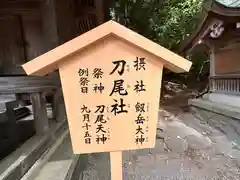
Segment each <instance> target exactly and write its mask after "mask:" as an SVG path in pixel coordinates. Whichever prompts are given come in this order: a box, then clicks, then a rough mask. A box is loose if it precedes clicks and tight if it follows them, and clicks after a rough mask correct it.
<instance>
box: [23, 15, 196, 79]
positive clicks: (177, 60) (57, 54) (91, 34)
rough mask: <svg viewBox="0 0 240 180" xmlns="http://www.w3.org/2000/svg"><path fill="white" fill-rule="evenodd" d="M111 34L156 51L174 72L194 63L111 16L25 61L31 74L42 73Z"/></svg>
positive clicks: (185, 69)
mask: <svg viewBox="0 0 240 180" xmlns="http://www.w3.org/2000/svg"><path fill="white" fill-rule="evenodd" d="M108 35H114V36H116V37H117V38H120V39H122V40H125V41H127V42H128V43H131V44H134V45H136V46H137V47H139V48H141V49H143V50H145V51H147V52H148V53H151V54H154V55H155V56H157V57H158V58H161V59H162V60H163V61H164V66H165V67H166V68H168V69H170V70H172V71H174V72H185V71H189V69H190V67H191V65H192V63H191V62H190V61H188V60H187V59H185V58H183V57H181V56H179V55H177V54H175V53H173V52H171V51H170V50H168V49H166V48H164V47H162V46H160V45H158V44H157V43H154V42H152V41H150V40H149V39H147V38H145V37H143V36H141V35H140V34H138V33H136V32H134V31H132V30H130V29H128V28H126V27H124V26H123V25H120V24H118V23H117V22H115V21H113V20H110V21H108V22H106V23H104V24H102V25H100V26H98V27H96V28H94V29H92V30H90V31H88V32H86V33H84V34H82V35H80V36H78V37H76V38H74V39H73V40H71V41H68V42H67V43H65V44H62V45H60V46H58V47H56V48H55V49H53V50H51V51H49V52H47V53H45V54H43V55H41V56H39V57H37V58H35V59H33V60H32V61H29V62H27V63H26V64H24V65H23V68H24V70H25V71H26V73H27V74H28V75H37V76H42V75H46V74H47V73H48V72H51V71H54V70H55V69H57V68H58V64H59V63H61V61H62V60H63V59H65V58H66V57H68V56H70V55H72V54H74V53H76V52H79V51H81V50H83V49H84V48H86V47H87V46H89V45H91V44H93V43H95V42H96V41H99V40H101V39H103V38H104V37H106V36H108Z"/></svg>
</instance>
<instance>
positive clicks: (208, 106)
mask: <svg viewBox="0 0 240 180" xmlns="http://www.w3.org/2000/svg"><path fill="white" fill-rule="evenodd" d="M188 104H189V105H192V106H195V107H198V108H201V109H205V110H208V111H211V112H214V113H217V114H222V115H224V116H228V117H232V118H236V119H240V109H239V108H235V107H232V106H227V105H224V104H219V103H215V102H212V101H209V100H206V99H190V100H189V101H188Z"/></svg>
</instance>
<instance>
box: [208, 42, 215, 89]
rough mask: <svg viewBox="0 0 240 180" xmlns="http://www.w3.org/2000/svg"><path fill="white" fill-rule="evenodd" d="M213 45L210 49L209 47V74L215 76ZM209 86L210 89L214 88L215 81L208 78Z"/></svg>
mask: <svg viewBox="0 0 240 180" xmlns="http://www.w3.org/2000/svg"><path fill="white" fill-rule="evenodd" d="M215 66H216V65H215V47H214V45H212V46H211V49H210V70H209V71H210V76H215V75H216V67H215ZM209 83H211V84H209V87H212V89H211V90H215V87H216V84H215V81H214V80H212V79H210V81H209Z"/></svg>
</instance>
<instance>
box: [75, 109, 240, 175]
mask: <svg viewBox="0 0 240 180" xmlns="http://www.w3.org/2000/svg"><path fill="white" fill-rule="evenodd" d="M175 114H176V113H175ZM204 118H206V117H201V112H198V117H197V116H196V115H195V114H194V113H192V112H185V113H183V112H182V113H178V114H177V116H175V115H173V114H172V113H171V112H169V111H166V110H163V109H161V110H160V111H159V122H158V129H157V137H156V146H155V148H153V149H144V150H134V151H125V152H123V176H124V180H237V179H240V168H239V167H240V166H239V165H240V150H239V148H238V146H237V143H236V142H235V140H229V138H228V137H227V134H226V133H224V132H222V131H221V130H220V129H219V128H213V127H212V126H210V125H209V124H208V123H207V121H204V120H203V119H204ZM216 118H217V120H218V121H220V120H223V118H224V117H221V116H218V117H216ZM221 118H222V119H221ZM160 120H161V121H160ZM225 127H226V125H225ZM231 131H232V130H231V129H229V132H231ZM230 134H231V133H230ZM235 137H237V136H235ZM82 158H84V161H85V162H86V165H85V166H84V168H81V170H80V171H79V173H80V176H79V177H78V179H79V180H80V179H81V180H110V179H111V176H110V175H111V174H110V163H109V153H99V154H90V155H84V156H82V157H81V158H80V161H81V160H83V159H82Z"/></svg>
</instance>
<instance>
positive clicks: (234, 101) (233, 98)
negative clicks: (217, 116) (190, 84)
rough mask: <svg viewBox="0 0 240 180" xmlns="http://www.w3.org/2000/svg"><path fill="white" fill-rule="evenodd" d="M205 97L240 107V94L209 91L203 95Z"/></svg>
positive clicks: (212, 100)
mask: <svg viewBox="0 0 240 180" xmlns="http://www.w3.org/2000/svg"><path fill="white" fill-rule="evenodd" d="M203 99H205V100H209V101H211V102H214V103H219V104H223V105H227V106H232V107H237V108H239V107H240V95H229V94H223V93H208V94H205V95H204V96H203Z"/></svg>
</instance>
